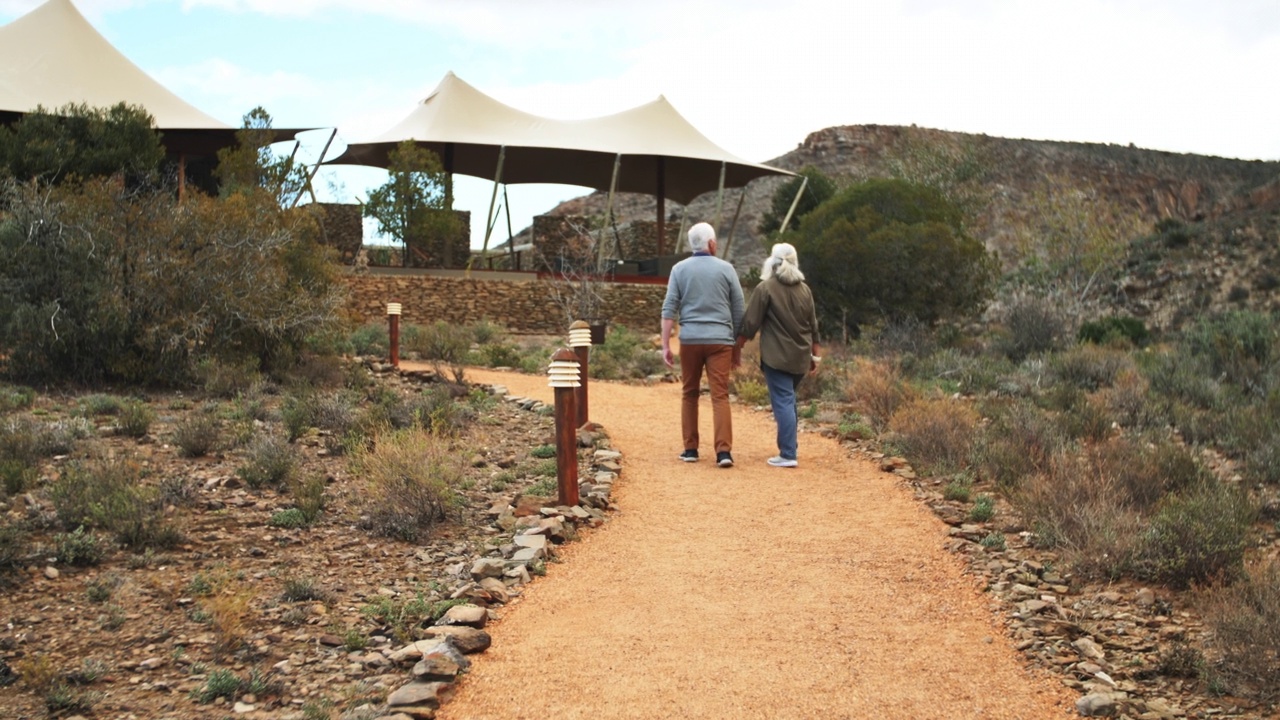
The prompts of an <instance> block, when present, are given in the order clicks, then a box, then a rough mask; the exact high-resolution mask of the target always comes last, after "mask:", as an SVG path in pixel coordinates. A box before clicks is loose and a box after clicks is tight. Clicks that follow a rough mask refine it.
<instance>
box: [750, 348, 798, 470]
mask: <svg viewBox="0 0 1280 720" xmlns="http://www.w3.org/2000/svg"><path fill="white" fill-rule="evenodd" d="M760 369H761V370H762V371H764V382H765V384H766V385H768V386H769V404H770V405H771V406H773V419H774V421H775V422H776V423H778V454H779V455H781V456H782V457H783V458H785V459H787V460H795V459H796V425H798V424H799V417H798V416H797V414H796V412H797V411H796V387H797V386H798V385H799V384H800V381H801V380H803V379H804V376H803V375H792V374H791V373H789V372H784V371H782V370H774V369H773V368H771V367H769V366H768V365H765V364H764V363H760Z"/></svg>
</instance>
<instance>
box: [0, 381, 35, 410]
mask: <svg viewBox="0 0 1280 720" xmlns="http://www.w3.org/2000/svg"><path fill="white" fill-rule="evenodd" d="M35 401H36V391H35V390H32V389H31V388H29V387H23V386H21V385H3V384H0V413H8V412H13V411H14V410H25V409H27V408H29V407H31V406H32V405H34V404H35Z"/></svg>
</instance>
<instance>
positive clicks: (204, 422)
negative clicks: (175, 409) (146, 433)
mask: <svg viewBox="0 0 1280 720" xmlns="http://www.w3.org/2000/svg"><path fill="white" fill-rule="evenodd" d="M221 440H222V425H221V423H220V422H219V421H218V418H216V417H214V416H213V415H212V414H209V413H203V412H202V413H197V414H195V415H192V416H190V417H188V418H186V419H185V420H182V421H181V422H179V423H178V424H177V425H176V426H175V427H174V429H173V444H174V445H175V446H177V448H178V454H179V455H181V456H182V457H187V458H196V457H204V456H205V455H208V454H209V453H211V452H213V451H214V450H215V449H217V448H218V447H219V443H220V442H221Z"/></svg>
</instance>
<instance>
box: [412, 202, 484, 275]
mask: <svg viewBox="0 0 1280 720" xmlns="http://www.w3.org/2000/svg"><path fill="white" fill-rule="evenodd" d="M453 215H454V218H455V219H456V220H457V224H456V225H455V226H454V229H455V231H454V232H453V233H450V234H447V235H445V234H437V233H432V234H431V235H429V236H428V237H426V238H423V239H422V240H420V241H415V242H414V243H412V245H413V252H411V253H409V267H415V268H463V267H466V266H467V261H468V260H470V259H471V211H469V210H454V211H453Z"/></svg>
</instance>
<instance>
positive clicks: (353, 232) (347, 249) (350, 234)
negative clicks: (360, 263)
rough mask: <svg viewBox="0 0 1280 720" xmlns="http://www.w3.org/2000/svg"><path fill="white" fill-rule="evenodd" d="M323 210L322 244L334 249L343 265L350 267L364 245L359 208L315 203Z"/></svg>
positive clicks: (342, 204) (362, 224)
mask: <svg viewBox="0 0 1280 720" xmlns="http://www.w3.org/2000/svg"><path fill="white" fill-rule="evenodd" d="M317 205H318V206H319V207H320V208H321V209H322V210H324V215H323V217H322V221H321V222H322V224H321V227H322V228H323V229H324V235H323V238H324V243H325V244H326V245H328V246H330V247H332V248H336V249H337V251H338V254H339V256H340V257H341V258H342V264H343V265H352V264H354V263H355V261H356V256H357V255H358V254H359V252H360V247H361V245H363V244H364V221H363V218H362V217H361V215H360V206H359V205H352V204H348V203H317Z"/></svg>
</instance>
